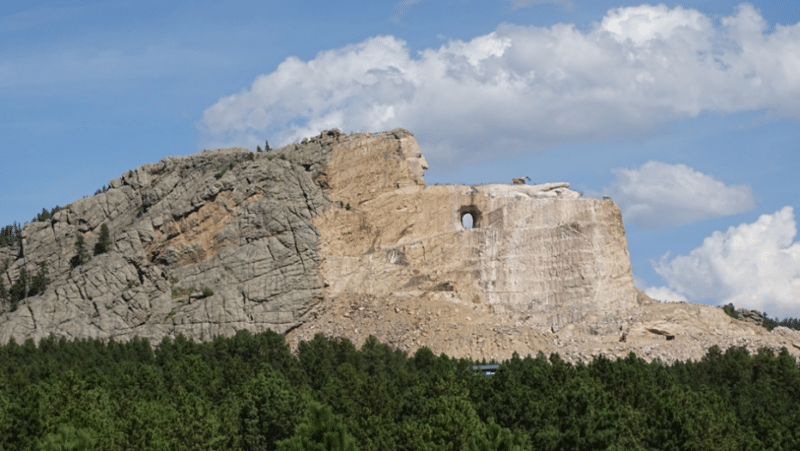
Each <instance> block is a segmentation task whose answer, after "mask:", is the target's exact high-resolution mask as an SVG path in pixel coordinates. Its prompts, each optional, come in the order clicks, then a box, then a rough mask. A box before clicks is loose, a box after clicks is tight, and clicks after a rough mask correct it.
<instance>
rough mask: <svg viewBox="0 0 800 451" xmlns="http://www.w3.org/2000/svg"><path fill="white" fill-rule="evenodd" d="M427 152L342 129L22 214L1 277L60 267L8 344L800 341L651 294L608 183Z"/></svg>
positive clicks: (476, 349)
mask: <svg viewBox="0 0 800 451" xmlns="http://www.w3.org/2000/svg"><path fill="white" fill-rule="evenodd" d="M426 168H427V163H426V162H425V159H424V157H423V156H422V153H421V151H420V148H419V146H418V145H417V142H416V140H415V139H414V137H413V135H411V133H409V132H407V131H405V130H402V129H398V130H393V131H390V132H383V133H379V134H371V133H362V134H353V135H343V134H341V133H339V132H338V131H337V130H332V131H326V132H323V133H322V134H320V135H319V136H316V137H313V138H311V139H304V140H303V142H301V143H298V144H292V145H290V146H286V147H283V148H281V149H275V150H270V151H268V152H259V153H253V152H250V151H249V150H247V149H241V148H234V149H223V150H217V151H209V150H206V151H203V152H201V153H199V154H196V155H191V156H186V157H170V158H165V159H163V160H162V161H160V162H159V163H157V164H148V165H145V166H142V167H140V168H138V169H136V170H134V171H129V172H128V173H126V174H124V175H123V176H122V177H121V178H118V179H115V180H112V181H111V182H110V183H109V189H108V191H106V192H104V193H100V194H98V195H95V196H92V197H87V198H84V199H81V200H78V201H76V202H74V203H73V204H72V205H70V206H69V207H68V208H66V209H64V210H62V211H60V212H58V213H56V214H55V216H54V217H53V218H52V219H51V220H49V221H47V222H34V223H29V224H27V225H26V226H25V227H24V229H23V249H22V252H20V249H18V248H17V247H5V248H0V261H2V260H3V259H5V258H8V259H9V261H10V262H11V264H10V266H9V269H8V271H6V273H5V274H3V275H2V276H3V277H5V278H6V280H7V281H8V282H10V281H12V280H15V279H16V277H17V276H18V274H19V271H20V269H21V268H23V267H25V268H26V269H27V271H28V272H30V273H34V272H35V271H36V268H37V267H38V266H37V265H38V264H39V263H41V262H46V263H47V267H48V269H49V278H50V279H51V282H50V284H49V286H48V289H47V290H45V292H44V293H43V294H41V295H37V296H33V297H30V298H28V299H26V300H24V301H23V302H22V303H21V304H20V305H19V308H18V309H17V310H16V311H13V312H11V311H8V309H6V311H5V312H4V313H3V314H2V320H1V321H2V323H1V324H0V341H2V342H5V341H8V340H9V339H11V338H13V339H15V340H17V341H18V342H20V341H23V340H25V339H27V338H34V339H39V338H42V337H45V336H48V335H50V334H54V335H56V336H66V337H68V338H81V337H95V338H103V339H106V338H114V339H118V340H126V339H129V338H131V337H133V336H135V335H138V336H142V337H147V338H148V339H150V340H151V342H158V341H160V340H161V338H163V337H165V336H170V337H171V336H175V335H177V334H180V333H182V334H184V335H186V336H187V337H191V338H194V339H196V340H208V339H211V338H213V337H214V336H217V335H231V334H233V333H235V331H236V330H239V329H245V328H246V329H249V330H251V331H253V332H260V331H263V330H266V329H272V330H275V331H277V332H280V333H283V334H285V335H286V337H287V339H288V341H289V342H290V344H292V345H293V346H294V345H296V344H297V343H298V342H299V341H300V340H304V339H310V338H311V337H313V335H314V334H316V333H324V334H327V335H331V336H340V337H347V338H349V339H351V340H352V341H354V342H355V343H356V344H359V343H361V342H362V341H363V340H364V339H365V338H366V337H367V336H368V335H375V336H377V337H378V339H379V340H381V341H383V342H386V343H389V344H391V345H393V346H395V347H398V348H401V349H405V350H409V351H413V350H415V349H417V348H419V347H421V346H428V347H429V348H431V349H432V350H433V351H434V352H436V353H439V352H445V353H447V354H448V355H451V356H456V357H461V356H465V357H474V358H487V359H490V358H496V359H503V358H507V357H509V356H510V355H511V353H513V352H518V353H520V354H522V355H525V354H528V353H533V354H535V353H536V352H538V351H540V350H541V351H544V352H545V353H550V352H559V353H561V355H562V356H564V357H565V358H566V359H568V360H573V361H577V360H584V361H585V360H588V359H590V358H591V357H592V356H594V355H598V354H605V355H609V356H619V355H625V354H627V353H628V352H630V351H634V352H636V353H637V354H639V355H641V356H643V357H645V358H647V359H652V358H656V357H658V358H661V359H662V360H666V361H672V360H676V359H679V360H685V359H697V358H699V357H701V356H702V355H703V354H704V353H705V350H706V349H707V348H708V347H709V346H711V345H714V344H717V345H720V346H721V347H723V348H725V347H728V346H733V345H740V346H747V347H748V348H750V349H751V350H756V349H757V348H759V347H762V346H765V347H770V348H774V349H777V348H780V347H787V348H788V349H789V350H790V352H792V353H793V354H795V355H798V354H800V334H798V333H796V332H794V331H790V330H788V329H785V328H778V329H776V331H773V332H772V333H770V332H767V331H766V330H764V329H763V328H761V327H759V326H757V325H756V324H752V323H750V322H745V321H737V320H734V319H732V318H730V317H729V316H727V315H726V314H725V313H724V312H723V311H722V310H721V309H719V308H716V307H711V306H706V305H696V304H685V303H684V304H669V303H661V302H658V301H655V300H653V299H650V298H648V297H647V296H645V295H644V294H643V293H641V292H639V291H638V290H637V289H636V288H635V287H634V284H633V277H632V274H631V267H630V260H629V256H628V250H627V242H626V240H625V231H624V227H623V223H622V216H621V214H620V211H619V208H618V207H617V206H616V205H615V204H614V202H613V201H612V200H610V199H590V198H583V197H582V196H580V194H578V193H577V192H575V191H572V190H570V189H569V185H568V184H567V183H546V184H534V185H502V184H496V185H480V186H466V185H447V186H426V185H425V183H424V179H423V173H424V170H425V169H426ZM467 214H469V215H470V216H471V217H472V218H473V221H474V226H473V227H472V228H465V227H464V225H463V223H462V218H463V217H464V216H465V215H467ZM103 224H105V225H106V226H107V227H108V229H109V230H110V235H111V238H112V240H111V241H112V244H111V246H110V250H109V251H108V252H106V253H104V254H101V255H97V256H95V257H93V258H92V259H91V260H90V261H88V262H86V263H83V264H81V265H78V266H74V265H71V264H70V260H71V259H73V257H74V255H75V253H76V250H75V242H76V239H77V237H78V236H83V237H84V239H85V242H86V243H87V245H88V246H89V247H90V248H91V246H92V245H93V244H94V243H95V242H96V241H97V240H98V235H99V231H100V228H101V226H102V225H103ZM17 257H19V258H17ZM73 266H74V267H73ZM204 289H205V294H203V291H204ZM212 292H213V294H211V293H212ZM209 294H210V295H209Z"/></svg>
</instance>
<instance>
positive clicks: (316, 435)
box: [277, 401, 359, 451]
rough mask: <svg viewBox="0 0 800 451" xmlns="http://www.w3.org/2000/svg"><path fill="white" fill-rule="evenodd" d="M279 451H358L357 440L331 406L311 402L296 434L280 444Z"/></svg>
mask: <svg viewBox="0 0 800 451" xmlns="http://www.w3.org/2000/svg"><path fill="white" fill-rule="evenodd" d="M277 449H278V451H358V450H359V448H358V445H357V444H356V439H355V437H353V436H352V435H351V434H350V433H349V432H348V431H347V427H346V426H345V425H344V420H343V419H342V418H341V417H340V416H338V415H335V414H334V413H333V410H332V409H331V408H330V406H326V405H324V404H320V403H318V402H313V401H312V402H311V403H310V404H309V406H308V411H307V415H306V418H305V419H304V421H303V422H302V423H300V424H299V425H298V426H297V431H296V432H295V434H294V435H293V436H292V437H291V438H289V439H286V440H283V441H280V442H278V447H277Z"/></svg>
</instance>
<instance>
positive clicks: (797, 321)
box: [722, 303, 800, 330]
mask: <svg viewBox="0 0 800 451" xmlns="http://www.w3.org/2000/svg"><path fill="white" fill-rule="evenodd" d="M722 309H723V310H724V311H725V313H727V314H728V316H730V317H731V318H739V314H738V313H737V312H736V307H734V305H733V304H732V303H729V304H727V305H723V306H722ZM762 316H763V318H764V322H763V323H762V324H761V325H762V326H763V327H764V328H765V329H767V330H772V329H775V328H776V327H786V328H789V329H792V330H800V318H784V319H781V320H779V319H777V318H770V317H769V315H767V313H766V312H763V313H762Z"/></svg>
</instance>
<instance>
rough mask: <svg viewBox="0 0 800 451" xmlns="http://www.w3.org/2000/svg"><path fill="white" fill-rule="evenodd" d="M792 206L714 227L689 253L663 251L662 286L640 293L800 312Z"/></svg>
mask: <svg viewBox="0 0 800 451" xmlns="http://www.w3.org/2000/svg"><path fill="white" fill-rule="evenodd" d="M796 235H797V223H796V222H795V218H794V211H793V209H792V207H788V206H787V207H784V208H782V209H781V210H779V211H777V212H775V213H774V214H771V215H762V216H761V217H759V218H758V220H757V221H756V222H754V223H752V224H741V225H739V226H738V227H731V228H729V229H728V230H727V231H726V232H724V233H723V232H714V233H713V234H712V235H711V236H710V237H708V238H706V239H705V240H704V241H703V244H702V245H701V246H700V247H698V248H697V249H694V250H693V251H691V252H690V253H689V255H680V256H677V257H675V258H672V259H669V253H667V254H665V255H664V256H663V257H662V258H661V260H660V261H659V262H658V263H655V262H654V268H655V270H656V272H657V273H658V274H659V275H661V276H662V277H663V278H664V280H665V281H666V282H667V286H666V287H656V288H649V289H647V290H645V292H646V293H647V294H648V295H650V296H652V297H654V298H656V299H665V300H666V299H669V297H670V296H672V297H673V299H674V298H675V297H683V298H688V299H689V300H692V301H701V300H705V301H709V302H710V303H712V304H715V305H718V304H727V303H729V302H732V303H733V304H734V305H735V306H736V307H737V308H741V307H745V308H750V309H756V310H759V311H766V312H767V313H768V314H769V315H770V316H771V317H779V318H785V317H794V318H798V317H800V242H797V241H794V238H795V236H796Z"/></svg>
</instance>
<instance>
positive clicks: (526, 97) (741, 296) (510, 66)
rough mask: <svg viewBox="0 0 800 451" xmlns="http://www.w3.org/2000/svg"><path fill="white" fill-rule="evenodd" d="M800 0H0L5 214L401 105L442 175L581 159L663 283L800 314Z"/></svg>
mask: <svg viewBox="0 0 800 451" xmlns="http://www.w3.org/2000/svg"><path fill="white" fill-rule="evenodd" d="M799 22H800V6H797V5H796V4H795V3H794V2H786V1H756V2H752V3H740V4H736V3H733V2H721V1H687V2H681V3H675V2H667V3H660V4H656V3H650V4H647V3H640V2H632V1H618V2H606V1H592V2H589V1H580V0H574V1H569V0H557V1H536V0H495V1H493V0H486V1H468V0H453V1H449V0H404V1H399V2H335V3H331V2H319V1H303V2H272V1H266V2H263V1H262V2H256V1H244V0H242V1H227V2H224V3H223V2H204V1H193V2H188V1H170V2H154V1H148V0H138V1H135V2H134V1H114V2H104V1H94V2H87V1H64V2H37V1H30V0H26V1H24V2H22V1H14V0H11V1H8V0H7V1H5V2H3V3H2V6H0V137H2V141H1V144H0V149H2V150H0V162H1V163H0V169H2V177H0V225H5V224H10V223H11V222H13V221H19V222H27V221H29V220H30V219H31V218H32V217H33V216H35V215H36V214H37V213H38V212H40V211H41V209H42V208H47V209H50V208H52V207H54V206H55V205H66V204H69V203H70V202H72V201H74V200H76V199H78V198H80V197H82V196H85V195H91V194H92V193H94V191H95V190H96V189H98V188H100V187H102V186H103V185H104V184H105V183H106V182H107V181H108V180H110V179H113V178H115V177H118V176H120V175H121V174H122V173H123V172H125V171H126V170H128V169H132V168H135V167H137V166H139V165H142V164H144V163H147V162H155V161H158V160H160V159H161V158H163V157H165V156H169V155H187V154H191V153H195V152H198V151H200V150H202V149H204V148H216V147H220V146H232V145H241V146H244V147H250V148H253V149H254V148H255V146H256V145H257V144H260V143H263V141H264V139H269V142H270V144H271V145H272V147H277V146H280V145H284V144H288V143H290V142H293V141H296V140H299V139H300V138H302V137H304V136H311V135H314V134H317V133H318V132H319V131H320V130H322V129H328V128H333V127H338V128H340V129H341V130H342V131H344V132H351V131H372V132H377V131H381V130H387V129H392V128H395V127H405V128H407V129H409V130H411V131H412V132H413V133H414V134H415V135H416V137H417V139H418V141H419V143H420V145H421V147H422V149H423V152H424V154H425V156H426V158H427V160H428V162H429V163H430V170H429V171H428V172H427V174H426V181H427V183H428V184H433V183H462V184H477V183H491V182H507V181H509V180H510V179H511V178H512V177H519V176H523V175H527V176H529V177H531V179H533V181H534V182H549V181H568V182H570V183H571V184H572V188H574V189H576V190H578V191H581V192H583V193H584V194H585V195H587V196H602V195H604V194H607V195H609V196H611V198H612V199H614V200H615V201H616V202H617V203H618V204H619V205H620V208H621V209H622V211H623V220H624V222H625V226H626V231H627V237H628V245H629V250H630V253H631V262H632V265H633V272H634V276H635V277H636V280H637V285H638V286H639V287H640V288H642V289H644V290H646V291H647V292H648V293H649V294H651V295H652V296H654V297H656V298H659V299H671V300H675V299H688V300H691V301H695V302H706V303H709V304H713V305H718V304H720V303H727V302H733V303H734V304H736V305H737V306H741V307H749V308H754V309H758V310H762V311H766V312H767V313H768V314H770V316H778V317H785V316H794V317H800V242H798V238H797V235H796V233H797V225H796V215H795V211H794V208H795V207H796V206H798V205H797V204H798V193H800V178H798V176H797V174H798V173H800V163H798V161H800V158H797V154H798V151H800V148H799V147H800V127H798V125H800V124H798V118H800V50H798V49H800V23H799Z"/></svg>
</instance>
